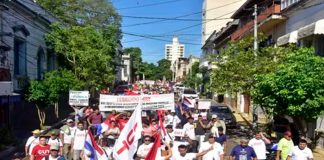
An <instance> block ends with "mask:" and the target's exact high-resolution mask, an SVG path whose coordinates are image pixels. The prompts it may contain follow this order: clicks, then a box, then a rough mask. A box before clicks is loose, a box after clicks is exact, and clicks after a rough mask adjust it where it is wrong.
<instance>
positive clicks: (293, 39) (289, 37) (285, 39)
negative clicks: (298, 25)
mask: <svg viewBox="0 0 324 160" xmlns="http://www.w3.org/2000/svg"><path fill="white" fill-rule="evenodd" d="M297 36H298V31H293V32H290V33H288V34H285V35H283V36H281V37H279V38H278V39H277V45H278V46H282V45H285V44H288V43H297Z"/></svg>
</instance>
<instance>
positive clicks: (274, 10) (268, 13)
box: [231, 4, 280, 41]
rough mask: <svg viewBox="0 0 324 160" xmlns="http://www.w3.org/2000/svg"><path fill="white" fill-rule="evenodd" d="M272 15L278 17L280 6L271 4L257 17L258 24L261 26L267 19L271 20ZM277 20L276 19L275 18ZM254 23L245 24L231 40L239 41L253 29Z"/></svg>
mask: <svg viewBox="0 0 324 160" xmlns="http://www.w3.org/2000/svg"><path fill="white" fill-rule="evenodd" d="M273 15H280V4H273V5H271V6H270V7H269V8H266V9H265V10H263V11H262V12H261V13H260V14H259V15H258V24H261V23H262V24H263V22H264V21H266V20H267V19H268V18H269V17H270V18H271V17H272V16H273ZM275 18H278V17H275ZM253 25H254V21H253V20H251V21H249V22H248V23H246V24H245V25H244V26H242V27H241V28H239V29H238V30H236V31H235V32H234V33H233V34H232V36H231V39H232V40H234V41H235V40H239V39H241V38H242V37H244V36H245V35H246V34H248V33H249V32H250V31H251V30H252V29H253Z"/></svg>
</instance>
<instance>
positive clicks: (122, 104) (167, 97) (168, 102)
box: [99, 94, 174, 111]
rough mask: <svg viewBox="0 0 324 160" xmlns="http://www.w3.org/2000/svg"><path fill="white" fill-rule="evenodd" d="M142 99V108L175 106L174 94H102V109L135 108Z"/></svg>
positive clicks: (155, 108) (154, 108)
mask: <svg viewBox="0 0 324 160" xmlns="http://www.w3.org/2000/svg"><path fill="white" fill-rule="evenodd" d="M140 99H141V103H142V104H141V106H142V110H157V109H165V110H171V109H173V108H174V94H160V95H138V96H113V95H104V94H100V103H99V109H100V111H111V110H117V111H118V110H119V111H120V110H134V109H135V107H136V106H137V105H138V103H139V101H140Z"/></svg>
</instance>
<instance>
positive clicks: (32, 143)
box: [25, 136, 39, 155]
mask: <svg viewBox="0 0 324 160" xmlns="http://www.w3.org/2000/svg"><path fill="white" fill-rule="evenodd" d="M38 143H39V138H38V137H37V138H35V137H34V136H31V137H29V138H28V140H27V142H26V145H25V146H26V147H28V146H29V145H30V147H29V150H28V154H29V155H31V152H32V150H33V148H34V147H35V146H36V145H38Z"/></svg>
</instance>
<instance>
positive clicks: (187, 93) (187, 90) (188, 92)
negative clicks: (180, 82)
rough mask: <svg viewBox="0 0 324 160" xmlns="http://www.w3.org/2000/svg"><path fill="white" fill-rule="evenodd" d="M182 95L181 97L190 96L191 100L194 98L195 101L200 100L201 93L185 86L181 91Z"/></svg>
mask: <svg viewBox="0 0 324 160" xmlns="http://www.w3.org/2000/svg"><path fill="white" fill-rule="evenodd" d="M180 95H181V99H182V98H183V97H187V98H189V99H191V100H194V101H195V102H198V100H199V95H198V93H197V92H196V91H195V90H194V89H190V88H184V89H183V90H182V91H181V93H180Z"/></svg>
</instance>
